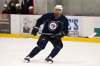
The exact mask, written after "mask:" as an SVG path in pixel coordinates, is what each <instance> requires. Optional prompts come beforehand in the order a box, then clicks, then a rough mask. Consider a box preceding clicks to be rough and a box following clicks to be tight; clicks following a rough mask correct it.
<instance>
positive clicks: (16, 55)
mask: <svg viewBox="0 0 100 66" xmlns="http://www.w3.org/2000/svg"><path fill="white" fill-rule="evenodd" d="M35 46H36V41H34V40H32V39H0V59H1V60H0V65H1V66H33V65H37V66H40V65H44V66H47V65H49V64H48V63H46V62H45V60H44V59H45V58H46V57H47V56H48V54H49V53H50V52H51V50H52V48H53V46H52V44H51V43H48V44H47V46H46V48H45V49H44V50H43V51H41V52H40V53H39V54H38V55H37V56H35V57H34V58H32V59H31V62H30V63H24V62H23V59H24V57H25V56H26V55H27V54H28V53H29V52H30V51H31V50H32V49H33V48H34V47H35ZM99 51H100V45H99V44H94V43H79V42H64V48H63V49H62V50H61V52H60V53H59V54H58V55H57V56H56V57H55V58H54V63H53V64H52V65H51V66H55V65H58V66H61V65H63V66H66V65H68V66H82V65H85V66H92V65H93V66H99V65H100V64H99V62H100V52H99Z"/></svg>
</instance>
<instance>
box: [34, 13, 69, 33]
mask: <svg viewBox="0 0 100 66" xmlns="http://www.w3.org/2000/svg"><path fill="white" fill-rule="evenodd" d="M41 24H44V28H43V30H42V33H52V34H58V33H65V34H66V35H67V34H68V25H69V24H68V19H67V18H66V17H65V16H63V15H61V16H60V17H55V16H54V13H47V14H44V15H43V16H42V17H40V18H39V19H38V20H37V23H36V27H40V25H41Z"/></svg>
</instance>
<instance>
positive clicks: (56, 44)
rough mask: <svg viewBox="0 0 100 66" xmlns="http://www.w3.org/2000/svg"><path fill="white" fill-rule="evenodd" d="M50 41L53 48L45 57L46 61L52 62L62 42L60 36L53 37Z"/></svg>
mask: <svg viewBox="0 0 100 66" xmlns="http://www.w3.org/2000/svg"><path fill="white" fill-rule="evenodd" d="M51 43H52V44H53V46H54V49H53V50H52V51H51V53H50V54H49V56H48V57H47V58H46V59H45V60H46V61H47V62H49V61H50V62H51V63H53V60H52V59H53V58H54V57H55V56H56V55H57V54H58V53H59V51H60V50H61V49H62V47H63V44H62V41H61V38H56V39H55V38H54V39H52V40H51Z"/></svg>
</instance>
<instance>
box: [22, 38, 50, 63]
mask: <svg viewBox="0 0 100 66" xmlns="http://www.w3.org/2000/svg"><path fill="white" fill-rule="evenodd" d="M47 42H48V40H47V39H46V37H45V36H40V38H39V40H38V42H37V46H36V47H35V48H33V50H32V51H31V52H30V53H29V55H28V56H26V57H25V58H24V59H25V60H26V62H29V61H30V58H32V57H34V56H35V55H37V54H38V53H39V52H40V51H41V50H43V49H44V48H45V46H46V44H47Z"/></svg>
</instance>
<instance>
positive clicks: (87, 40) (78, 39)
mask: <svg viewBox="0 0 100 66" xmlns="http://www.w3.org/2000/svg"><path fill="white" fill-rule="evenodd" d="M0 38H33V39H38V38H39V36H33V35H29V34H0ZM62 40H63V41H74V42H77V41H78V42H93V43H98V44H99V43H100V39H99V38H79V37H67V36H65V37H63V38H62Z"/></svg>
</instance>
